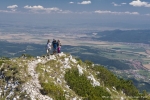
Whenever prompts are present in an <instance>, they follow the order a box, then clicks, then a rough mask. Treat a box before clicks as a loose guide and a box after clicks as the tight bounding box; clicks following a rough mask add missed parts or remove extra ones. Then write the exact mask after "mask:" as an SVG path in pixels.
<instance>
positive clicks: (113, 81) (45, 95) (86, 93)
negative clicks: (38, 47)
mask: <svg viewBox="0 0 150 100" xmlns="http://www.w3.org/2000/svg"><path fill="white" fill-rule="evenodd" d="M0 70H1V73H0V84H1V88H0V95H1V96H0V99H2V100H3V99H4V100H5V99H11V100H12V99H13V100H23V99H27V100H28V99H29V100H30V99H31V100H87V99H88V100H124V99H127V100H129V99H131V100H132V99H135V98H136V99H139V100H142V99H143V98H148V95H147V94H146V92H144V93H145V94H140V93H139V91H138V90H137V89H136V88H135V87H134V86H133V84H132V82H131V81H126V80H124V79H118V78H117V77H116V76H115V75H114V74H112V73H111V72H110V71H108V70H107V69H105V68H104V67H103V66H99V65H94V64H93V63H92V62H90V61H85V62H82V61H81V60H79V59H78V60H77V59H75V58H73V57H72V56H71V55H69V54H64V53H60V54H57V55H50V56H49V57H37V58H34V57H30V56H23V57H19V58H13V59H10V60H7V59H1V61H0ZM129 97H130V98H129Z"/></svg>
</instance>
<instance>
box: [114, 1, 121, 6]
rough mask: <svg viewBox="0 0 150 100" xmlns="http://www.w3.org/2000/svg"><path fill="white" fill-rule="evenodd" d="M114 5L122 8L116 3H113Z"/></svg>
mask: <svg viewBox="0 0 150 100" xmlns="http://www.w3.org/2000/svg"><path fill="white" fill-rule="evenodd" d="M112 4H113V5H114V6H121V5H119V4H116V3H114V2H112Z"/></svg>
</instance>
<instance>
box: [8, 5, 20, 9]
mask: <svg viewBox="0 0 150 100" xmlns="http://www.w3.org/2000/svg"><path fill="white" fill-rule="evenodd" d="M17 7H18V6H17V5H11V6H7V8H10V9H15V8H17Z"/></svg>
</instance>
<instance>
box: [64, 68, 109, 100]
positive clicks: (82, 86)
mask: <svg viewBox="0 0 150 100" xmlns="http://www.w3.org/2000/svg"><path fill="white" fill-rule="evenodd" d="M65 80H66V81H67V84H68V85H69V86H70V88H71V89H72V90H74V91H75V92H76V94H78V95H79V96H82V97H83V98H84V99H85V100H105V99H104V98H102V97H103V96H110V94H109V93H108V92H107V91H106V90H105V89H103V88H102V87H99V86H96V87H93V86H92V85H91V83H90V80H88V79H87V78H86V76H85V75H81V76H80V75H79V72H78V70H77V69H75V70H69V71H68V72H66V74H65ZM107 100H111V98H107Z"/></svg>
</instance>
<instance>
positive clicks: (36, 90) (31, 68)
mask: <svg viewBox="0 0 150 100" xmlns="http://www.w3.org/2000/svg"><path fill="white" fill-rule="evenodd" d="M39 62H41V60H40V59H38V60H35V61H32V62H30V63H29V64H28V73H29V75H31V77H32V79H31V80H30V81H29V82H27V83H25V84H24V85H23V90H24V91H26V92H27V94H29V95H30V97H31V100H37V99H38V100H53V99H52V98H50V97H48V96H46V95H42V94H41V93H40V89H41V85H40V84H39V80H38V74H37V73H36V71H35V68H36V66H37V64H38V63H39ZM43 63H44V62H43Z"/></svg>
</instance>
